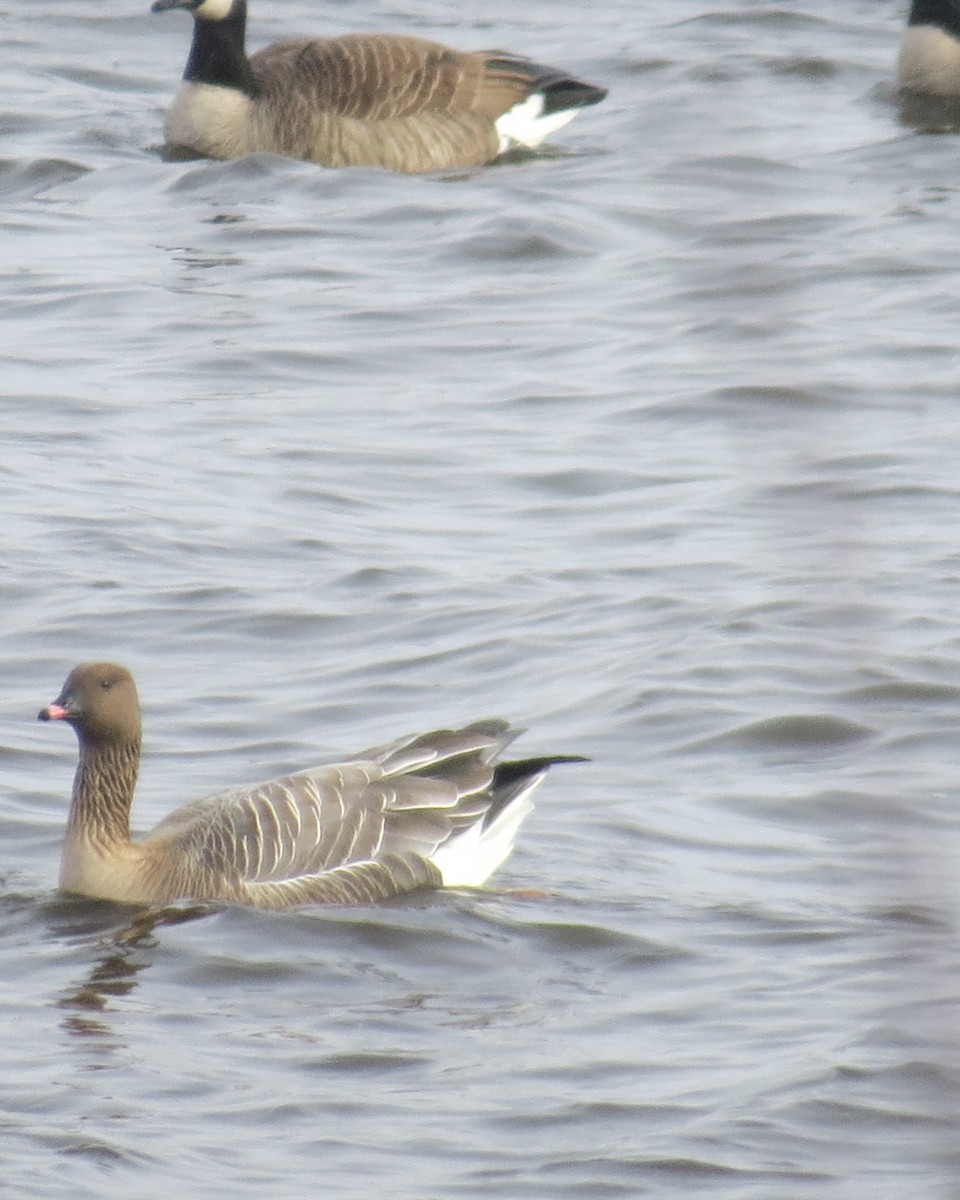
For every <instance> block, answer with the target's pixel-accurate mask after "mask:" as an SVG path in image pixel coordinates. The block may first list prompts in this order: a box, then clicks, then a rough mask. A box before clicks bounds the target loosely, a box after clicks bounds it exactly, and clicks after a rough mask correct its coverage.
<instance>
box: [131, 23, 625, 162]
mask: <svg viewBox="0 0 960 1200" xmlns="http://www.w3.org/2000/svg"><path fill="white" fill-rule="evenodd" d="M172 8H183V9H186V10H187V11H188V12H190V13H191V14H192V15H193V21H194V24H193V42H192V44H191V47H190V54H189V57H188V59H187V66H186V70H185V71H184V75H183V81H182V83H181V85H180V89H179V91H178V92H177V94H176V96H175V98H174V100H173V103H172V104H171V106H170V108H169V109H168V111H167V114H166V118H165V122H164V135H165V138H166V143H167V147H168V149H169V150H170V151H171V152H174V153H179V154H183V153H189V154H194V155H201V156H204V157H207V158H240V157H242V156H243V155H246V154H252V153H256V152H270V153H273V154H281V155H285V156H287V157H289V158H300V159H306V160H309V161H311V162H316V163H320V164H321V165H322V166H326V167H350V166H354V167H356V166H368V167H384V168H386V169H388V170H393V171H405V172H424V171H437V170H449V169H456V168H466V167H476V166H480V165H482V164H484V163H488V162H491V161H492V160H493V159H495V158H496V157H497V156H498V155H499V154H501V153H503V152H504V151H505V150H508V149H510V148H511V147H513V146H530V147H532V146H536V145H538V144H539V143H540V142H541V141H542V140H543V139H544V138H545V137H547V136H549V135H550V134H551V133H552V132H554V130H556V129H559V128H560V127H561V126H563V125H565V124H566V123H567V122H568V121H570V120H571V119H572V118H573V117H574V116H575V115H576V113H577V112H578V111H579V109H580V108H582V107H584V106H585V105H589V104H597V103H598V102H599V101H601V100H602V99H603V98H604V96H605V95H606V94H607V93H606V90H605V89H604V88H601V87H595V86H593V85H592V84H589V83H583V82H581V81H580V80H578V79H575V78H574V77H573V76H571V75H568V74H567V73H565V72H564V71H560V70H556V69H555V68H552V67H544V66H541V65H539V64H538V63H535V62H532V61H530V60H529V59H527V58H523V57H521V56H519V55H514V54H509V53H504V52H501V51H478V52H460V51H457V50H451V49H448V48H447V47H446V46H442V45H440V44H439V43H436V42H430V41H426V40H424V39H421V38H415V37H407V36H404V35H400V34H347V35H344V36H342V37H333V38H314V39H310V38H295V39H290V40H286V41H280V42H275V43H273V44H272V45H270V46H267V47H266V48H265V49H263V50H260V51H258V52H257V53H256V54H253V55H252V56H250V57H249V58H248V57H247V51H246V21H247V3H246V0H155V3H154V4H153V7H152V11H153V12H162V11H164V10H167V9H172Z"/></svg>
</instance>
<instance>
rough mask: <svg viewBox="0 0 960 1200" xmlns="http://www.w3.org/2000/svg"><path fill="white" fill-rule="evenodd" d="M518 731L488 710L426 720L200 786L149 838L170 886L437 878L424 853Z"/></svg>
mask: <svg viewBox="0 0 960 1200" xmlns="http://www.w3.org/2000/svg"><path fill="white" fill-rule="evenodd" d="M518 732H519V731H517V730H513V729H511V728H510V727H509V726H508V725H507V724H506V722H503V721H494V720H492V721H483V722H477V723H476V724H474V725H471V726H468V727H466V728H464V729H461V730H436V731H433V732H431V733H426V734H420V735H417V736H414V737H409V738H404V739H401V740H400V741H397V742H393V743H390V744H389V745H387V746H382V747H377V748H375V749H373V750H370V751H367V752H366V753H364V754H362V755H360V756H359V757H358V758H356V759H352V760H350V761H347V762H344V763H339V764H335V765H332V766H326V767H318V768H314V769H312V770H307V771H300V772H297V773H295V774H291V775H287V776H284V777H283V778H280V779H275V780H270V781H268V782H265V783H261V784H256V785H254V786H252V787H244V788H235V789H232V790H231V791H228V792H223V793H219V794H217V795H214V796H208V797H206V798H204V799H202V800H198V801H196V802H195V803H194V804H190V805H187V806H186V807H184V808H181V809H179V810H177V811H176V812H174V813H171V814H170V816H168V817H167V818H166V819H165V820H163V821H162V822H161V823H160V824H159V825H158V826H157V827H156V828H155V829H154V831H153V833H152V834H151V835H150V838H149V839H148V842H151V843H154V844H155V845H159V844H161V843H166V845H167V852H166V853H165V854H164V855H163V858H164V860H165V861H167V862H170V863H175V864H176V873H177V878H176V879H175V880H170V881H169V885H170V887H172V888H173V890H175V891H177V892H179V894H182V895H192V896H194V897H195V898H197V899H203V898H212V897H221V898H236V899H243V900H248V901H251V900H252V901H255V902H257V903H261V904H278V905H279V904H295V903H303V902H305V901H308V900H328V901H331V900H339V901H341V902H349V903H356V902H358V900H359V901H364V900H374V899H382V898H384V897H385V896H389V895H394V894H397V893H398V892H401V891H409V890H411V889H412V888H415V887H423V886H436V885H437V884H438V883H440V882H441V879H440V872H439V871H438V869H437V868H436V867H435V866H434V865H433V864H432V863H431V862H430V858H431V856H432V855H433V854H434V853H435V852H436V850H437V849H438V847H440V846H441V845H443V844H444V843H445V842H446V841H447V840H448V839H449V838H450V837H451V836H452V835H453V834H455V833H456V832H458V831H460V830H462V829H464V828H466V827H467V826H468V825H470V824H472V823H474V822H476V821H478V820H482V818H483V817H484V816H485V814H486V813H487V811H488V810H489V809H490V807H491V804H492V803H493V794H492V792H491V790H490V789H491V784H492V782H493V779H494V773H495V769H496V768H495V760H496V757H497V756H498V755H499V753H500V752H501V750H502V749H503V747H504V746H505V745H507V743H508V742H509V741H511V740H512V738H513V737H515V736H516V735H517V733H518Z"/></svg>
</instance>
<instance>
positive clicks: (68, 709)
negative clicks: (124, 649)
mask: <svg viewBox="0 0 960 1200" xmlns="http://www.w3.org/2000/svg"><path fill="white" fill-rule="evenodd" d="M38 718H39V719H40V720H41V721H66V722H67V724H68V725H72V726H73V728H74V730H75V731H76V734H77V737H78V738H79V739H80V741H81V742H88V743H99V744H111V743H113V744H116V743H123V742H138V741H139V739H140V701H139V699H138V697H137V685H136V684H135V683H134V682H133V676H132V675H131V674H130V672H129V671H128V670H127V669H126V667H121V666H118V665H117V664H116V663H82V664H81V665H80V666H78V667H74V669H73V670H72V671H71V672H70V674H69V675H68V676H67V679H66V682H65V683H64V685H63V688H62V689H61V691H60V695H59V696H58V697H57V698H56V700H54V701H53V703H52V704H48V705H47V706H46V708H42V709H41V710H40V712H39V713H38Z"/></svg>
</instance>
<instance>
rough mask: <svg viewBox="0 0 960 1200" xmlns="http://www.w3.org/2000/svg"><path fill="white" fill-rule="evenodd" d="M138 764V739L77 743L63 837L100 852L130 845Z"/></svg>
mask: <svg viewBox="0 0 960 1200" xmlns="http://www.w3.org/2000/svg"><path fill="white" fill-rule="evenodd" d="M139 765H140V739H139V738H136V739H134V740H129V741H117V742H109V743H105V742H86V741H81V743H80V762H79V765H78V766H77V773H76V775H75V776H74V780H73V799H72V801H71V804H70V816H69V817H68V819H67V841H68V842H76V841H82V842H85V843H86V844H87V845H89V846H91V847H94V848H96V849H97V850H98V851H99V852H100V853H101V854H104V853H108V852H109V851H111V850H116V849H118V848H119V847H126V846H129V845H130V806H131V804H132V803H133V792H134V789H135V787H136V785H137V771H138V768H139Z"/></svg>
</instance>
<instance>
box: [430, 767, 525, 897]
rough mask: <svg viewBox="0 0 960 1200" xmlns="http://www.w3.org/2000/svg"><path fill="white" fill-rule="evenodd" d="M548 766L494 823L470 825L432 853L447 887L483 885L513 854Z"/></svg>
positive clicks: (435, 864)
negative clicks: (531, 796) (534, 790)
mask: <svg viewBox="0 0 960 1200" xmlns="http://www.w3.org/2000/svg"><path fill="white" fill-rule="evenodd" d="M546 774H547V772H546V769H544V770H543V771H540V772H539V774H537V775H534V776H532V777H531V778H530V779H529V780H528V781H527V785H526V787H525V788H524V789H523V790H522V791H520V792H518V793H517V795H516V796H515V797H514V798H513V800H511V801H510V803H509V804H508V805H507V807H506V808H505V809H504V810H503V812H502V813H500V815H499V816H498V817H497V819H496V820H495V821H494V822H493V824H492V825H489V826H488V827H487V828H486V829H484V828H483V822H482V821H478V822H476V824H474V825H471V826H469V828H467V829H465V830H464V831H463V832H462V833H458V834H457V835H456V836H455V837H452V838H450V840H449V841H448V842H445V843H444V844H443V845H442V846H441V847H440V849H439V850H437V851H435V852H434V853H433V854H431V856H430V861H431V862H432V863H433V864H434V866H435V867H437V868H438V869H439V871H440V874H441V875H442V876H443V886H444V887H480V885H481V884H482V883H486V881H487V880H488V879H489V878H490V876H491V875H492V874H493V873H494V871H495V870H496V869H497V867H499V866H500V864H501V863H502V862H504V861H505V859H506V858H507V857H508V856H509V854H510V851H511V850H512V849H513V843H514V840H515V839H516V836H517V830H518V829H519V828H520V826H521V825H522V824H523V822H524V820H525V819H526V818H527V817H528V816H529V815H530V813H532V812H533V801H532V800H531V799H530V793H531V792H532V791H533V789H534V788H535V787H536V786H537V784H538V783H540V781H541V780H542V779H543V778H544V777H545V776H546Z"/></svg>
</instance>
